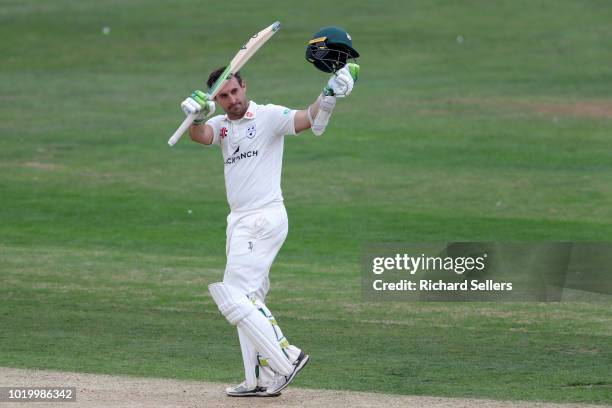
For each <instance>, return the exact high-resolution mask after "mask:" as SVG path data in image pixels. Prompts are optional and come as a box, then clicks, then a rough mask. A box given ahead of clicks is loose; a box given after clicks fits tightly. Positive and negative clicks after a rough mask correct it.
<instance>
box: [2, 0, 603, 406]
mask: <svg viewBox="0 0 612 408" xmlns="http://www.w3.org/2000/svg"><path fill="white" fill-rule="evenodd" d="M275 20H280V21H281V22H282V23H283V25H284V26H283V29H282V30H281V31H280V32H279V33H278V34H277V35H276V36H275V38H274V39H273V40H271V41H270V43H268V44H267V45H266V46H265V47H264V48H262V50H261V51H260V52H259V53H258V54H257V55H256V56H255V57H254V58H253V59H252V60H251V62H249V63H248V64H247V66H246V67H245V69H244V70H243V76H244V77H245V78H246V80H247V81H248V86H249V95H250V97H251V98H253V99H254V100H256V101H257V102H260V103H264V102H273V103H277V104H283V105H286V106H291V107H295V108H303V107H305V106H306V105H307V104H308V103H310V102H311V101H312V100H313V99H314V98H315V97H316V95H317V93H318V92H319V91H320V90H321V89H322V87H323V86H324V84H325V82H326V80H327V77H326V76H325V75H323V74H321V73H320V72H317V71H315V70H314V69H313V68H312V67H311V66H310V64H307V63H306V61H305V60H304V46H305V43H306V41H307V40H308V39H309V37H310V36H311V35H312V33H314V32H315V31H316V30H318V29H319V28H320V27H321V26H324V25H329V24H337V25H341V26H343V27H345V28H346V29H348V30H349V32H350V33H351V35H352V36H353V41H354V45H355V47H356V48H357V49H358V50H359V52H360V53H361V55H362V58H360V60H359V62H360V64H361V66H362V69H361V77H360V81H359V82H358V84H357V86H356V88H355V91H354V93H353V95H351V96H350V97H349V98H347V99H346V100H342V101H340V102H339V103H338V106H337V107H336V112H335V113H334V117H333V119H332V122H331V125H330V127H329V128H328V130H327V133H326V134H325V135H324V136H323V137H321V138H314V137H312V135H311V134H310V133H305V134H303V135H301V136H300V137H297V138H291V139H288V140H287V141H286V144H285V160H284V173H283V192H284V197H285V202H286V206H287V210H288V213H289V220H290V232H289V237H288V239H287V241H286V243H285V245H284V247H283V250H282V251H281V253H280V255H279V257H278V258H277V262H276V263H275V265H274V266H273V268H272V272H271V279H272V291H271V293H270V297H269V301H268V304H269V306H270V307H271V309H272V310H273V311H274V312H275V315H276V317H277V320H278V321H279V323H280V324H281V326H282V327H283V330H284V332H285V333H286V334H287V335H288V337H289V339H290V340H292V341H293V342H295V343H296V344H298V345H300V346H302V347H303V348H304V349H305V350H307V351H309V352H310V353H311V354H312V356H313V359H312V363H311V365H309V367H308V369H307V370H306V371H304V374H302V375H300V377H299V378H298V380H297V381H296V385H297V386H303V387H313V388H329V389H350V390H363V391H376V392H384V393H401V394H418V395H440V396H471V397H487V398H496V399H526V400H548V401H573V402H592V403H612V369H611V367H612V308H611V306H610V304H609V303H550V304H544V303H541V304H540V303H505V304H491V303H452V304H450V303H424V302H423V303H367V302H363V301H361V299H360V296H361V295H360V294H361V288H360V256H361V252H362V250H363V247H364V245H366V244H367V243H369V242H426V241H438V242H439V241H453V240H468V241H469V240H475V241H483V240H489V241H539V240H548V241H555V240H557V241H565V240H575V241H605V240H609V239H610V237H611V236H612V212H611V210H610V209H611V208H612V157H611V155H610V152H611V151H612V139H611V136H612V122H611V118H612V100H611V99H610V95H612V71H610V66H611V65H612V41H611V40H612V25H610V21H612V4H610V3H609V2H606V1H597V0H592V1H578V0H576V1H569V0H557V1H552V0H550V1H537V2H531V1H523V0H521V1H497V2H488V1H477V0H474V1H463V2H452V1H413V2H409V3H404V2H392V1H384V2H375V3H371V2H366V1H353V2H351V3H350V6H349V5H346V4H345V5H342V4H339V3H334V2H323V1H314V2H309V3H308V4H304V3H303V2H298V1H293V0H291V1H285V2H282V7H281V5H278V4H277V3H275V2H271V1H261V2H257V3H254V2H249V3H245V4H240V3H239V2H215V3H209V2H196V1H181V2H178V3H171V2H162V1H144V0H131V1H129V2H122V1H105V2H96V1H92V0H83V1H80V2H76V1H68V0H63V1H59V0H58V1H53V2H41V1H34V0H19V1H18V0H3V1H2V2H0V37H1V38H2V41H1V43H0V55H1V56H2V57H1V60H0V83H1V90H0V204H1V205H0V326H1V330H0V366H10V367H31V368H47V369H58V370H71V371H83V372H97V373H111V374H112V373H114V374H130V375H139V376H157V377H170V378H182V379H201V380H214V381H223V382H228V383H229V382H235V381H237V380H240V377H241V374H242V362H241V359H240V357H239V355H238V341H237V336H236V335H235V330H234V329H233V328H232V327H230V326H229V325H228V324H227V323H226V321H225V320H224V319H223V318H222V316H221V315H220V314H219V313H218V312H217V310H216V307H215V305H214V304H213V302H212V300H211V299H210V297H209V295H208V292H207V284H208V283H211V282H215V281H218V280H220V279H221V276H222V271H223V268H224V262H225V217H226V215H227V212H228V208H227V204H226V201H225V190H224V184H223V165H222V159H221V154H220V152H219V150H217V149H216V148H215V149H214V150H211V151H209V150H206V149H203V148H202V147H200V146H199V145H196V144H194V143H191V142H190V141H188V138H185V140H183V141H182V142H181V143H179V144H178V145H177V146H176V147H175V148H169V147H168V146H167V145H166V140H167V138H168V137H169V135H170V134H171V133H172V132H173V130H174V129H175V128H176V126H178V124H179V123H180V121H181V120H182V119H183V114H182V112H181V111H180V109H179V106H178V105H179V102H180V101H181V100H182V99H183V98H184V97H186V96H187V95H188V93H189V92H190V91H191V90H192V89H194V88H196V87H197V88H203V85H202V83H203V81H204V80H205V79H206V77H207V75H208V72H209V71H211V70H212V69H214V68H216V67H218V66H220V65H223V64H225V63H227V61H229V59H231V57H232V56H233V54H234V53H235V51H236V49H237V47H238V46H239V45H241V44H242V43H243V42H244V41H245V40H246V39H247V38H248V37H249V36H250V35H251V34H252V33H254V32H256V31H257V30H259V29H261V28H263V27H265V26H267V25H268V24H270V23H272V22H273V21H275ZM105 26H108V27H110V30H111V31H110V33H109V35H103V33H102V29H103V27H105ZM189 210H191V213H190V211H189Z"/></svg>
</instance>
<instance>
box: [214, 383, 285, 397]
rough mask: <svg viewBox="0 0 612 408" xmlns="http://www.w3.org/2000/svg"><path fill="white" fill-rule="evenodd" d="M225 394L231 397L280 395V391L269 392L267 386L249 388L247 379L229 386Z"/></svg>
mask: <svg viewBox="0 0 612 408" xmlns="http://www.w3.org/2000/svg"><path fill="white" fill-rule="evenodd" d="M225 394H227V395H228V396H229V397H277V396H279V395H280V392H277V393H274V394H272V393H268V392H267V391H266V388H265V387H259V386H257V387H255V388H248V387H247V386H246V381H243V382H241V383H240V384H238V385H236V386H235V387H227V388H226V389H225Z"/></svg>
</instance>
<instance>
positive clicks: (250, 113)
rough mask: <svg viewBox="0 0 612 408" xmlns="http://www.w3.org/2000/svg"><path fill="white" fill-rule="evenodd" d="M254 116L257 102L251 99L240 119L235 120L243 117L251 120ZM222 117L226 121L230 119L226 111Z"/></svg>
mask: <svg viewBox="0 0 612 408" xmlns="http://www.w3.org/2000/svg"><path fill="white" fill-rule="evenodd" d="M255 116H257V104H256V103H255V102H253V101H250V102H249V107H248V109H247V111H246V112H245V114H244V116H243V117H241V118H240V119H236V120H237V121H240V120H243V119H248V120H252V119H255ZM224 119H225V120H226V121H228V122H229V121H230V118H228V117H227V113H226V114H225V116H224Z"/></svg>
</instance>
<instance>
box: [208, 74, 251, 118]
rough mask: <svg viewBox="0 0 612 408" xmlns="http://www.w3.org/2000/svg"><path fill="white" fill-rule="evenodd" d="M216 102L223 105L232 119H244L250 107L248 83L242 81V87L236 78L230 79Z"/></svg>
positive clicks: (216, 98)
mask: <svg viewBox="0 0 612 408" xmlns="http://www.w3.org/2000/svg"><path fill="white" fill-rule="evenodd" d="M215 102H216V103H218V104H220V105H221V107H222V108H223V110H224V111H225V113H227V116H229V118H230V119H240V118H242V117H243V116H244V114H245V113H246V111H247V109H248V107H249V104H248V101H247V98H246V82H244V81H242V85H240V84H239V83H238V80H237V79H236V78H234V77H232V78H230V80H229V81H227V82H226V83H225V85H223V87H222V88H221V90H220V91H219V93H218V94H217V96H216V97H215Z"/></svg>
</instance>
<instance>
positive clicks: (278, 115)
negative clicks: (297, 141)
mask: <svg viewBox="0 0 612 408" xmlns="http://www.w3.org/2000/svg"><path fill="white" fill-rule="evenodd" d="M268 109H270V111H269V115H270V117H271V118H272V123H274V129H275V131H276V134H277V135H278V136H285V135H290V136H293V135H296V134H297V133H296V132H295V112H296V110H295V109H289V108H286V107H284V106H280V105H268Z"/></svg>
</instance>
